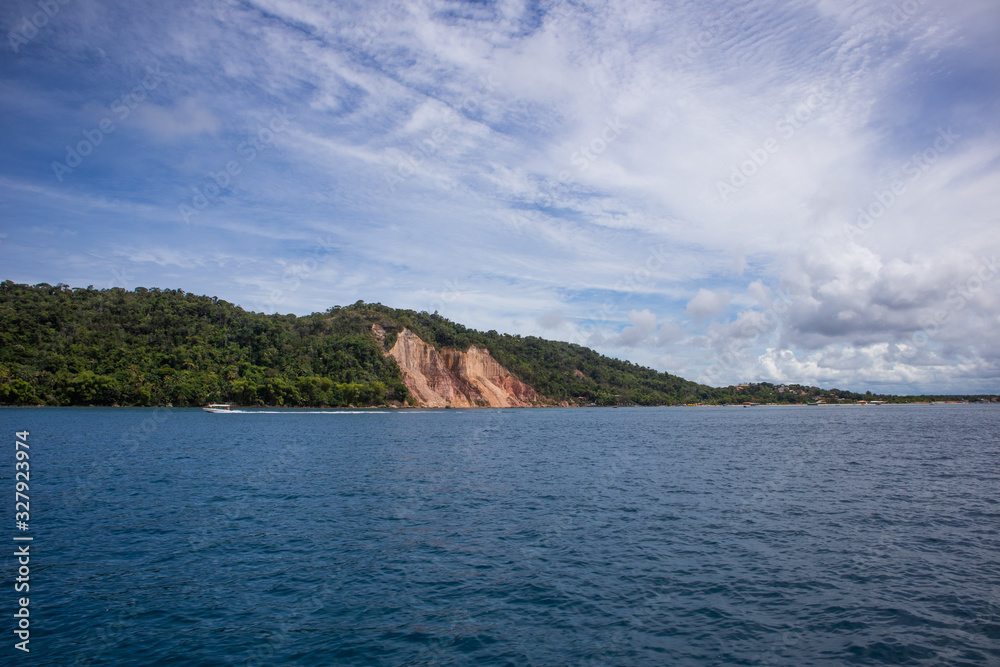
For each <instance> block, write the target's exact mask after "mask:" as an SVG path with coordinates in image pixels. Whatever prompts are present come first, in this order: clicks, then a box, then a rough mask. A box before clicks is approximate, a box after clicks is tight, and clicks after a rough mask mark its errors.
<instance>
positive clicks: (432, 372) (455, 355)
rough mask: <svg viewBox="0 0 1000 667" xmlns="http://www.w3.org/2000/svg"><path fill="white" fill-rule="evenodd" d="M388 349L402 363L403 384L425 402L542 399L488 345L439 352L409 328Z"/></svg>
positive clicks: (506, 404)
mask: <svg viewBox="0 0 1000 667" xmlns="http://www.w3.org/2000/svg"><path fill="white" fill-rule="evenodd" d="M388 354H390V355H392V357H393V358H394V359H395V360H396V363H398V364H399V367H400V369H402V371H403V383H404V384H405V385H406V388H407V389H409V390H410V394H411V395H412V396H413V398H414V399H415V400H416V401H417V405H419V406H420V407H425V408H443V407H448V406H451V407H453V408H474V407H492V408H517V407H530V406H532V405H538V404H539V403H540V401H541V398H540V397H539V396H538V394H537V393H536V392H535V390H534V389H532V388H531V387H529V386H528V385H526V384H524V383H523V382H521V381H520V380H518V379H517V378H515V377H514V376H513V375H511V374H510V371H508V370H507V369H506V368H504V367H503V366H501V365H500V364H499V363H498V362H497V360H496V359H494V358H493V357H492V356H490V352H489V350H487V349H486V348H483V347H477V346H475V345H473V346H472V347H470V348H469V349H468V350H467V351H465V352H462V351H460V350H442V351H441V352H438V351H437V350H435V349H434V347H433V346H432V345H429V344H427V343H425V342H424V341H423V340H421V339H420V337H419V336H417V335H416V334H415V333H413V332H412V331H410V330H409V329H403V330H402V331H401V332H400V333H399V335H398V336H397V337H396V343H395V345H393V346H392V349H391V350H389V352H388Z"/></svg>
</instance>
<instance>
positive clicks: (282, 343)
mask: <svg viewBox="0 0 1000 667" xmlns="http://www.w3.org/2000/svg"><path fill="white" fill-rule="evenodd" d="M373 323H378V324H380V325H381V326H382V327H383V328H384V329H385V330H386V332H387V336H386V346H385V349H387V348H389V347H391V346H392V344H393V342H394V340H395V336H396V334H397V333H398V332H399V331H401V330H402V328H404V327H408V328H410V329H411V330H413V331H414V332H415V333H417V334H418V335H419V336H420V337H421V338H423V339H424V340H426V341H427V342H429V343H431V344H433V345H435V346H437V347H457V348H460V349H466V348H468V346H469V345H471V344H474V343H475V344H479V345H483V346H485V347H486V348H487V349H489V350H490V352H491V353H492V354H493V355H494V357H495V358H496V359H497V360H498V361H499V362H500V363H501V364H503V365H504V366H506V367H507V368H508V369H510V370H511V371H512V372H513V373H514V374H515V375H516V376H518V377H519V378H520V379H521V380H523V381H524V382H526V383H528V384H530V385H531V386H533V387H534V388H535V389H536V390H537V391H538V392H539V393H541V394H542V395H544V396H546V397H547V398H549V399H552V400H553V401H562V400H571V401H573V402H584V403H589V402H595V403H599V404H613V403H617V402H631V403H640V404H646V405H648V404H662V403H676V402H679V401H688V400H695V399H697V398H706V397H708V393H706V390H707V391H708V392H710V391H711V390H710V389H709V388H708V387H700V386H699V385H696V384H694V383H691V382H687V381H685V380H682V379H680V378H677V377H675V376H670V375H667V374H664V373H658V372H656V371H653V370H651V369H647V368H642V367H640V366H636V365H634V364H631V363H629V362H623V361H619V360H615V359H609V358H607V357H603V356H601V355H598V354H597V353H595V352H593V351H592V350H589V349H586V348H583V347H580V346H578V345H571V344H568V343H555V342H551V341H545V340H542V339H539V338H533V337H527V338H522V337H520V336H509V335H500V334H497V333H496V332H494V331H491V332H487V333H481V332H477V331H473V330H471V329H467V328H465V327H463V326H462V325H460V324H455V323H453V322H450V321H448V320H446V319H444V318H443V317H440V316H439V315H437V314H428V313H417V312H415V311H412V310H397V309H393V308H388V307H386V306H382V305H380V304H365V303H363V302H358V303H356V304H354V305H352V306H346V307H337V306H335V307H333V308H331V309H330V310H328V311H327V312H325V313H313V314H312V315H309V316H305V317H296V316H295V315H264V314H261V313H253V312H247V311H245V310H243V309H242V308H240V307H238V306H235V305H233V304H231V303H228V302H226V301H222V300H219V299H216V298H212V297H205V296H196V295H194V294H189V293H186V292H184V291H183V290H169V289H165V290H160V289H145V288H141V287H140V288H136V289H135V290H134V291H128V290H124V289H120V288H114V289H109V290H96V289H93V288H70V287H67V286H65V285H58V286H51V285H46V284H41V285H36V286H27V285H18V284H15V283H13V282H11V281H7V282H4V283H2V285H0V402H2V403H5V404H20V405H25V404H48V405H166V404H172V405H175V406H183V405H202V404H205V403H207V402H210V401H232V402H235V403H239V404H241V405H290V406H323V405H330V406H338V405H381V404H386V403H390V402H400V403H402V402H405V401H406V399H407V390H406V387H405V386H404V385H403V383H402V379H401V375H400V370H399V368H398V366H397V365H396V362H395V360H393V359H392V358H391V357H389V356H386V355H385V354H384V353H383V347H382V345H381V343H380V342H379V341H378V340H377V339H376V338H375V336H374V335H373V334H372V331H371V325H372V324H373Z"/></svg>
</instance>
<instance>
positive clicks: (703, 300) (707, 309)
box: [687, 287, 732, 319]
mask: <svg viewBox="0 0 1000 667" xmlns="http://www.w3.org/2000/svg"><path fill="white" fill-rule="evenodd" d="M730 299H732V295H731V294H730V293H729V292H713V291H712V290H710V289H705V288H704V287H702V288H701V289H699V290H698V293H697V294H695V295H694V297H693V298H692V299H691V300H690V301H688V303H687V312H688V314H689V315H691V316H692V317H696V318H698V319H705V318H707V317H712V316H713V315H717V314H718V313H720V312H722V311H723V310H724V309H725V308H726V306H728V305H729V301H730Z"/></svg>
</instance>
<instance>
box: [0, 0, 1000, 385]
mask: <svg viewBox="0 0 1000 667" xmlns="http://www.w3.org/2000/svg"><path fill="white" fill-rule="evenodd" d="M0 28H2V34H0V36H2V37H3V43H2V44H0V110H2V118H3V132H2V135H0V146H2V151H0V262H2V265H3V275H2V277H0V278H2V279H3V280H13V281H15V282H18V283H27V284H36V283H42V282H44V283H49V284H52V285H55V284H58V283H64V284H68V285H70V286H73V287H86V286H88V285H93V286H94V287H96V288H109V287H125V288H128V289H134V288H135V287H138V286H141V287H160V288H171V289H178V288H179V289H183V290H185V291H188V292H193V293H196V294H207V295H211V296H217V297H219V298H220V299H225V300H226V301H229V302H232V303H235V304H238V305H240V306H242V307H243V308H245V309H247V310H254V311H263V312H268V313H274V312H279V313H296V314H299V315H304V314H308V313H312V312H321V311H325V310H326V309H328V308H330V307H331V306H334V305H347V304H350V303H354V302H355V301H358V300H363V301H366V302H381V303H383V304H385V305H388V306H393V307H397V308H409V309H413V310H417V311H427V312H434V311H437V312H439V313H440V314H441V315H443V316H445V317H447V318H449V319H451V320H454V321H457V322H460V323H462V324H464V325H466V326H469V327H472V328H475V329H479V330H484V331H486V330H491V329H493V330H497V331H500V332H506V333H511V334H520V335H525V336H526V335H536V336H541V337H544V338H548V339H553V340H564V341H570V342H574V343H579V344H582V345H586V346H588V347H592V348H593V349H595V350H597V351H599V352H601V353H603V354H606V355H608V356H612V357H617V358H620V359H628V360H630V361H633V362H635V363H639V364H642V365H647V366H652V367H653V368H656V369H658V370H660V371H665V372H668V373H672V374H676V375H680V376H682V377H684V378H687V379H691V380H697V381H701V382H706V383H708V384H711V385H714V386H724V385H728V384H734V383H739V382H759V381H768V382H776V383H800V384H808V385H817V386H821V387H826V388H831V387H836V388H840V389H849V390H852V391H866V390H871V391H873V392H891V393H948V392H954V393H1000V335H998V331H1000V289H998V287H1000V275H998V273H1000V268H998V267H1000V265H998V259H1000V258H998V254H1000V252H998V251H1000V234H998V233H997V231H996V226H997V223H998V222H1000V131H998V130H1000V127H998V120H997V119H998V118H1000V5H997V3H996V1H995V0H963V1H962V2H960V3H951V4H948V3H937V2H935V3H932V2H929V1H927V0H903V1H894V2H882V1H875V0H872V1H858V2H853V1H850V0H844V1H843V2H837V1H832V0H793V1H788V2H768V1H761V2H746V3H725V2H682V1H676V2H674V1H669V0H668V1H663V2H658V1H652V2H645V1H638V0H615V1H614V2H588V1H576V2H518V1H511V2H499V1H498V2H450V1H435V0H426V1H417V0H415V1H413V2H386V3H383V2H357V3H352V2H336V3H333V2H319V1H305V0H300V1H296V0H261V1H229V2H226V1H220V2H184V1H183V0H180V1H177V2H172V3H152V2H146V1H143V0H133V1H128V2H124V1H123V2H94V1H90V0H35V1H34V2H21V1H10V0H8V2H5V3H3V7H2V8H0Z"/></svg>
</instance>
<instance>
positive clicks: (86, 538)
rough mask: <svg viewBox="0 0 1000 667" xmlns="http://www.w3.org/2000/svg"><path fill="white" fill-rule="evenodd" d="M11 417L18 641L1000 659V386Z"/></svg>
mask: <svg viewBox="0 0 1000 667" xmlns="http://www.w3.org/2000/svg"><path fill="white" fill-rule="evenodd" d="M0 423H2V424H3V426H4V428H5V429H6V432H7V440H8V446H7V448H6V449H7V451H6V453H5V454H4V455H3V458H2V460H3V463H2V465H0V489H3V493H4V494H5V495H6V496H7V497H8V502H7V503H6V504H5V507H6V508H7V512H8V517H7V519H6V521H7V522H8V531H7V533H8V537H7V538H6V540H7V543H8V546H7V548H6V549H5V550H4V551H5V558H4V559H3V561H2V562H3V580H4V581H5V582H6V583H5V584H4V585H3V587H2V588H0V590H2V591H4V592H3V593H2V594H0V609H3V610H5V611H4V614H3V615H4V617H5V618H6V619H7V620H6V621H4V622H3V624H2V625H3V627H2V628H0V629H2V632H0V636H3V637H6V642H7V645H6V646H3V647H2V648H0V655H2V656H3V658H2V659H0V662H2V663H3V664H11V665H13V664H26V665H27V664H32V665H88V664H89V665H160V664H179V665H628V666H633V665H692V666H695V665H697V666H703V665H796V666H799V665H844V664H848V665H984V664H1000V465H998V464H1000V409H998V408H997V406H988V405H940V406H939V405H933V406H930V405H918V406H849V407H848V406H843V407H840V406H818V407H764V406H761V407H753V408H737V407H728V408H707V407H706V408H619V409H607V408H604V409H508V410H490V409H481V410H439V411H431V410H361V411H307V410H286V411H281V410H254V411H248V412H245V413H237V414H226V415H216V414H208V413H205V412H202V411H201V410H192V409H114V408H61V409H60V408H36V409H13V408H12V409H3V410H2V411H0ZM25 430H27V431H29V432H30V433H29V435H28V436H27V443H28V445H29V447H30V449H27V450H25V449H24V448H20V449H21V450H22V451H26V452H28V453H29V454H30V458H29V459H25V460H26V461H29V462H30V482H29V487H30V488H26V489H25V492H26V494H27V495H29V496H30V522H25V523H28V524H29V525H28V527H27V530H18V529H17V527H16V524H15V517H14V513H15V507H14V503H13V501H14V494H15V482H16V480H15V478H14V473H15V463H16V461H15V450H16V449H17V448H16V447H15V445H14V441H15V439H16V436H15V432H18V431H25ZM22 469H24V467H23V466H22ZM29 536H30V537H31V538H32V539H31V540H30V541H27V540H20V541H15V540H14V539H13V538H15V537H29ZM25 545H28V546H29V547H30V549H29V551H30V565H27V566H26V567H29V568H30V581H26V582H24V583H28V584H29V586H30V591H29V592H27V593H19V592H15V588H14V584H15V578H16V577H17V576H18V568H19V567H20V565H19V560H18V558H19V557H18V556H16V555H15V553H17V552H16V550H17V549H22V550H23V549H24V546H25ZM22 553H23V551H22ZM22 562H23V561H22ZM21 597H27V598H29V602H28V605H27V607H23V608H26V609H28V610H29V613H30V617H29V618H30V621H29V625H30V627H29V632H30V640H29V641H30V643H29V644H28V645H26V647H28V648H30V654H27V653H23V652H22V651H21V650H19V649H17V648H15V643H17V642H19V641H21V639H20V638H19V637H18V635H17V634H16V633H15V632H13V631H14V630H17V629H18V623H19V620H18V619H17V618H14V617H13V614H14V612H16V611H18V609H19V605H20V604H21V603H20V602H19V599H20V598H21Z"/></svg>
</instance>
